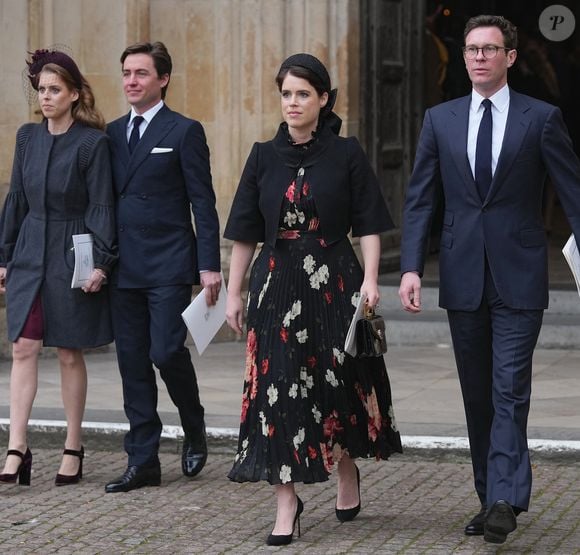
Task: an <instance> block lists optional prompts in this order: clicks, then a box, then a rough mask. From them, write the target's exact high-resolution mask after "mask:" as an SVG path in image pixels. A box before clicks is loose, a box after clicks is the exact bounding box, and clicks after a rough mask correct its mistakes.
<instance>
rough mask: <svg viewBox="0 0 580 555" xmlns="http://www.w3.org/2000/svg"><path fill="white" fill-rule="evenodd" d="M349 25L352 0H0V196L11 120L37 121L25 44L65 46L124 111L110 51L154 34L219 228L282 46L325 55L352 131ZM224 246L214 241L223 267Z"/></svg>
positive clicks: (266, 102)
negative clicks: (194, 130) (26, 83)
mask: <svg viewBox="0 0 580 555" xmlns="http://www.w3.org/2000/svg"><path fill="white" fill-rule="evenodd" d="M359 27H360V14H359V1H358V0H28V1H24V0H0V30H1V32H0V51H1V52H2V56H1V57H0V98H2V99H3V101H2V103H0V199H2V198H3V197H4V195H5V192H6V190H7V184H8V181H9V177H10V170H11V165H12V156H13V149H14V137H15V133H16V130H17V129H18V127H19V126H20V125H21V124H22V123H24V122H26V121H34V120H38V114H37V113H36V112H37V107H36V106H29V105H28V103H27V102H26V100H25V98H24V95H23V93H22V71H23V68H24V60H25V58H26V52H27V51H33V50H35V49H37V48H42V47H46V46H49V45H53V44H65V45H68V46H69V47H70V48H71V49H72V52H73V55H74V58H75V60H76V61H77V63H78V65H79V67H80V69H81V71H82V72H83V74H84V75H85V76H86V77H87V79H88V80H89V82H90V83H91V85H92V87H93V89H94V92H95V96H96V98H97V103H98V106H99V107H100V109H101V110H102V111H103V113H104V114H105V117H106V119H107V120H111V119H113V118H116V117H118V116H119V115H121V114H123V113H125V112H126V111H127V110H128V106H127V103H126V101H125V98H124V95H123V91H122V88H121V78H120V63H119V57H120V55H121V52H122V51H123V49H124V48H125V46H126V45H128V44H131V43H133V42H137V41H141V40H150V41H154V40H161V41H163V42H164V43H165V44H166V45H167V47H168V49H169V51H170V53H171V55H172V58H173V63H174V70H173V75H172V78H171V84H170V87H169V92H168V96H167V103H168V104H169V105H170V106H171V107H172V108H173V109H175V110H178V111H180V112H182V113H184V114H185V115H187V116H189V117H192V118H195V119H198V120H200V121H201V122H202V123H203V125H204V127H205V130H206V133H207V138H208V143H209V146H210V150H211V163H212V173H213V178H214V187H215V190H216V195H217V204H218V211H219V214H220V218H221V223H222V228H223V226H224V224H225V220H226V218H227V214H228V211H229V208H230V204H231V200H232V197H233V194H234V192H235V189H236V186H237V182H238V179H239V176H240V173H241V170H242V168H243V164H244V161H245V159H246V156H247V154H248V153H249V151H250V148H251V146H252V144H253V142H255V141H261V140H265V139H268V138H270V137H271V136H272V135H273V134H274V132H275V130H276V128H277V126H278V123H279V122H280V120H281V116H280V108H279V96H278V91H277V89H276V86H275V83H274V77H275V75H276V73H277V70H278V68H279V65H280V63H281V61H282V60H283V59H284V58H285V57H286V56H288V55H289V54H292V53H295V52H300V51H306V52H311V53H312V54H314V55H316V56H318V57H319V58H320V59H321V60H323V61H324V62H325V63H326V64H327V67H328V69H329V72H330V74H331V78H332V80H333V84H334V86H338V88H339V96H338V101H337V105H336V111H337V113H338V114H339V115H340V116H341V117H342V118H343V121H344V124H343V125H344V127H343V132H344V133H346V134H349V135H350V134H357V132H358V129H359V86H360V85H359V83H360V79H359V58H360V55H359V52H360V45H359V38H360V32H359ZM229 251H230V245H229V244H228V242H227V241H224V242H223V244H222V254H223V261H224V269H225V270H226V271H227V266H228V260H229ZM3 320H4V316H3V315H1V316H0V333H1V341H2V344H1V345H0V354H4V355H6V353H7V346H6V343H5V332H2V329H3V327H4V324H3Z"/></svg>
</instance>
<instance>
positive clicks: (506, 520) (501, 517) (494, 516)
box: [483, 500, 518, 543]
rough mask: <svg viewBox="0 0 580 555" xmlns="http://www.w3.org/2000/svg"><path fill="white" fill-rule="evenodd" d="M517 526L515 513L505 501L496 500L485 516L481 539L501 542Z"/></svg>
mask: <svg viewBox="0 0 580 555" xmlns="http://www.w3.org/2000/svg"><path fill="white" fill-rule="evenodd" d="M517 526H518V522H517V520H516V515H515V514H514V511H513V509H512V507H511V505H510V504H509V503H508V502H507V501H503V500H499V501H496V502H495V503H494V504H493V505H492V506H491V508H490V509H489V511H488V513H487V516H486V517H485V524H484V527H483V529H484V532H483V539H484V540H485V541H486V542H490V543H503V542H505V540H506V539H507V535H508V534H509V533H510V532H513V531H514V530H515V529H516V528H517Z"/></svg>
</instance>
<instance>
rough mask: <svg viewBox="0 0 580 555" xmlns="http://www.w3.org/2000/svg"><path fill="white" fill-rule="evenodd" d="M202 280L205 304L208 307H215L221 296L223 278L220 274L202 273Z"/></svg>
mask: <svg viewBox="0 0 580 555" xmlns="http://www.w3.org/2000/svg"><path fill="white" fill-rule="evenodd" d="M200 279H201V284H202V285H203V288H204V290H205V302H206V304H207V306H213V305H214V304H215V303H217V301H218V298H219V295H220V289H221V288H222V276H221V274H220V273H219V272H202V273H201V274H200Z"/></svg>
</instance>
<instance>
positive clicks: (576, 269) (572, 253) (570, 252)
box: [562, 234, 580, 295]
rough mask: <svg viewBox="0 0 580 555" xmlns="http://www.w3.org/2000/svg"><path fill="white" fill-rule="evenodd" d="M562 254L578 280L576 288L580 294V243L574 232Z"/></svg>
mask: <svg viewBox="0 0 580 555" xmlns="http://www.w3.org/2000/svg"><path fill="white" fill-rule="evenodd" d="M562 254H563V255H564V258H565V259H566V262H568V266H570V270H572V275H573V276H574V281H575V282H576V288H577V289H578V294H579V295H580V253H579V252H578V245H577V244H576V239H574V234H572V235H570V238H569V239H568V241H567V242H566V244H565V245H564V248H563V249H562Z"/></svg>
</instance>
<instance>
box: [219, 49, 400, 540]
mask: <svg viewBox="0 0 580 555" xmlns="http://www.w3.org/2000/svg"><path fill="white" fill-rule="evenodd" d="M276 82H277V84H278V88H279V90H280V93H281V107H282V115H283V118H284V122H283V123H282V124H281V125H280V128H279V130H278V133H277V134H276V136H275V137H274V138H273V140H271V141H268V142H266V143H256V144H255V145H254V147H253V148H252V152H251V153H250V156H249V158H248V161H247V162H246V167H245V169H244V172H243V175H242V178H241V181H240V184H239V187H238V190H237V193H236V196H235V199H234V202H233V205H232V209H231V213H230V216H229V219H228V223H227V225H226V229H225V233H224V235H225V237H226V238H228V239H232V240H233V241H234V244H233V250H232V258H231V265H230V275H229V286H228V300H227V308H226V318H227V321H228V324H229V325H230V327H232V329H234V330H235V331H236V332H238V333H241V332H242V324H243V305H242V297H241V290H242V283H243V279H244V276H245V274H246V271H247V269H248V267H249V265H250V262H251V260H252V257H253V255H254V252H255V249H256V246H257V243H260V242H261V243H263V246H262V248H261V251H260V253H259V255H258V257H257V259H256V261H255V263H254V265H253V267H252V270H251V273H250V284H249V293H248V317H247V333H248V338H247V348H246V375H245V380H244V393H243V399H242V417H241V421H242V422H241V426H240V437H239V444H238V452H237V455H236V458H235V462H234V466H233V468H232V470H231V471H230V474H229V478H230V479H231V480H234V481H237V482H245V481H250V482H255V481H258V480H266V481H268V482H269V483H270V484H273V485H274V486H275V488H276V494H277V502H278V509H277V514H276V523H275V526H274V529H273V531H272V533H271V534H270V535H269V536H268V539H267V543H268V544H269V545H282V544H288V543H290V542H291V541H292V536H293V533H294V528H295V525H296V523H297V522H298V524H299V517H300V514H301V513H302V511H303V508H304V505H303V503H302V501H301V500H300V498H299V497H298V496H297V495H296V493H295V489H294V483H295V482H303V483H314V482H321V481H325V480H328V477H329V474H330V472H331V470H332V468H333V466H334V464H335V463H336V464H337V467H338V493H337V500H336V506H335V511H336V516H337V518H338V520H340V521H342V522H344V521H348V520H352V519H353V518H354V517H355V516H356V515H357V514H358V512H359V511H360V508H361V500H360V474H359V470H358V468H357V466H356V465H355V463H354V460H355V458H357V457H375V458H377V459H387V458H388V457H389V455H390V454H391V453H393V452H397V451H401V442H400V437H399V434H398V432H397V429H396V425H395V420H394V416H393V410H392V404H391V391H390V385H389V379H388V376H387V371H386V368H385V363H384V360H383V359H382V357H381V358H373V359H364V360H363V359H357V358H353V357H351V356H350V355H348V354H346V353H345V352H344V343H345V336H346V332H347V330H348V327H349V324H350V321H351V319H352V316H353V313H354V308H355V304H356V302H357V298H358V294H359V292H360V294H362V295H364V296H365V297H366V302H367V304H368V305H370V306H373V307H374V306H375V305H376V304H377V302H378V300H379V290H378V285H377V278H378V266H379V257H380V239H379V233H381V232H384V231H387V230H389V229H391V228H392V227H393V224H392V221H391V217H390V215H389V213H388V211H387V208H386V206H385V203H384V200H383V198H382V195H381V193H380V190H379V186H378V183H377V180H376V177H375V175H374V173H373V171H372V169H371V167H370V165H369V162H368V160H367V158H366V156H365V155H364V153H363V151H362V149H361V147H360V144H359V143H358V141H357V140H356V139H355V138H352V137H351V138H342V137H339V136H338V130H339V128H340V119H339V118H338V117H337V116H336V115H335V114H334V113H333V112H332V106H333V104H334V99H335V97H336V90H331V87H330V78H329V76H328V72H327V71H326V68H325V67H324V65H323V64H322V63H321V62H320V61H319V60H318V59H316V58H315V57H313V56H311V55H309V54H296V55H294V56H291V57H290V58H288V59H287V60H286V61H285V62H284V63H283V64H282V67H281V68H280V71H279V73H278V76H277V78H276ZM349 231H352V234H353V235H354V236H359V237H360V245H361V250H362V256H363V261H364V272H363V270H362V268H361V266H360V264H359V262H358V260H357V258H356V256H355V254H354V251H353V249H352V246H351V244H350V241H349V239H348V237H347V235H348V233H349Z"/></svg>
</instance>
